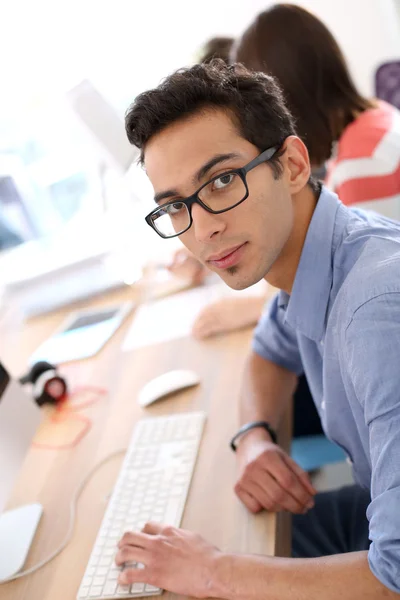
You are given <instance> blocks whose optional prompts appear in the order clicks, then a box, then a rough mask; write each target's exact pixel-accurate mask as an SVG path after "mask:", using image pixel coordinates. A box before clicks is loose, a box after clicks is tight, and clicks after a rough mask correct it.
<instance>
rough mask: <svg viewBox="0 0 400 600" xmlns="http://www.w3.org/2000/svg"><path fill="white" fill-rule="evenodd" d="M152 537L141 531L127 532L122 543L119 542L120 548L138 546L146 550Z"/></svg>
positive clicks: (121, 540)
mask: <svg viewBox="0 0 400 600" xmlns="http://www.w3.org/2000/svg"><path fill="white" fill-rule="evenodd" d="M150 538H151V536H150V535H149V534H148V533H142V532H139V531H127V532H125V533H124V535H123V536H122V538H121V539H120V541H119V542H118V544H117V546H118V548H122V546H127V545H129V546H137V547H138V548H146V547H147V545H148V542H149V539H150Z"/></svg>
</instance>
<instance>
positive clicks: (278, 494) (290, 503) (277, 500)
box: [257, 473, 304, 513]
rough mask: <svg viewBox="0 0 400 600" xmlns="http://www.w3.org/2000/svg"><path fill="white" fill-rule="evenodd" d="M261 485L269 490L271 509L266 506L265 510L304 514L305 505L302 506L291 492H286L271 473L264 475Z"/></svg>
mask: <svg viewBox="0 0 400 600" xmlns="http://www.w3.org/2000/svg"><path fill="white" fill-rule="evenodd" d="M259 485H260V486H261V485H262V487H263V488H264V490H268V497H269V501H270V506H271V507H270V508H269V507H268V506H265V504H264V506H265V508H268V509H269V510H271V511H275V512H277V511H279V510H287V511H289V512H291V513H302V512H303V511H304V504H301V503H300V502H299V501H298V500H297V499H296V498H295V497H294V496H292V494H291V493H290V492H288V491H287V490H284V489H283V488H282V487H281V486H280V485H279V483H278V482H277V481H276V479H274V478H273V477H272V476H271V475H270V474H269V473H264V474H263V477H262V479H261V478H260V481H259ZM257 498H258V496H257Z"/></svg>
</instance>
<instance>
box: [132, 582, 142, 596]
mask: <svg viewBox="0 0 400 600" xmlns="http://www.w3.org/2000/svg"><path fill="white" fill-rule="evenodd" d="M141 592H144V583H132V585H131V594H139V593H141Z"/></svg>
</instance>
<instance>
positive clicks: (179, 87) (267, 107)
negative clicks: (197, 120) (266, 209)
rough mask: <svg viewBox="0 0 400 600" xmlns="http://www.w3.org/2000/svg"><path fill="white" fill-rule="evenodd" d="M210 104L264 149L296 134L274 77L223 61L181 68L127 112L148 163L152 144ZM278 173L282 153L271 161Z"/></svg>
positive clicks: (129, 125) (132, 135)
mask: <svg viewBox="0 0 400 600" xmlns="http://www.w3.org/2000/svg"><path fill="white" fill-rule="evenodd" d="M210 108H215V109H220V108H222V109H226V110H227V111H229V112H230V113H231V115H232V118H233V121H234V123H235V125H236V127H237V129H238V131H239V133H240V135H241V136H243V138H245V139H246V140H248V141H249V142H251V143H252V144H254V146H256V147H257V148H258V149H259V150H260V152H261V151H263V150H265V149H266V148H269V147H271V146H275V145H281V144H282V142H283V141H284V139H285V138H286V137H287V136H289V135H293V134H295V133H296V130H295V127H294V123H293V119H292V116H291V114H290V113H289V111H288V109H287V108H286V106H285V103H284V100H283V96H282V92H281V90H280V88H279V86H278V84H277V83H276V81H275V79H273V77H270V76H268V75H265V74H263V73H251V72H250V71H248V70H247V69H246V68H245V67H243V66H242V65H238V64H236V65H231V66H228V65H226V64H225V63H224V62H223V61H222V60H221V59H215V60H213V61H212V62H211V63H209V64H198V65H194V66H192V67H190V68H185V69H179V70H178V71H176V72H175V73H173V74H172V75H170V76H169V77H167V78H166V79H165V80H164V81H163V82H162V83H161V84H160V85H159V86H158V87H157V88H155V89H153V90H150V91H147V92H144V93H143V94H140V95H139V96H138V97H137V98H136V100H135V101H134V102H133V104H132V105H131V106H130V108H129V109H128V111H127V113H126V118H125V127H126V133H127V135H128V139H129V141H130V142H131V144H134V145H135V146H137V147H138V148H139V149H140V151H141V155H140V161H141V162H142V163H143V159H144V150H145V147H146V144H147V142H148V141H149V140H150V138H152V137H153V136H154V135H156V134H157V133H159V132H160V131H162V130H163V129H165V128H166V127H168V125H171V124H172V123H174V122H176V121H178V120H181V119H184V118H186V117H190V116H191V115H193V114H195V113H198V112H199V111H202V110H207V109H210ZM271 166H272V167H273V169H274V171H276V173H277V175H278V174H279V171H280V163H279V153H277V155H275V156H274V159H272V160H271Z"/></svg>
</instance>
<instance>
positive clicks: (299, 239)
mask: <svg viewBox="0 0 400 600" xmlns="http://www.w3.org/2000/svg"><path fill="white" fill-rule="evenodd" d="M317 200H318V199H317V197H316V195H315V193H314V192H313V190H312V189H311V188H310V186H309V185H307V186H306V187H305V188H303V189H302V190H301V192H299V193H298V194H296V196H293V198H292V201H293V213H294V219H293V229H292V233H291V235H290V237H289V239H288V241H287V242H286V244H285V246H284V248H283V250H282V252H281V253H280V255H279V257H278V258H277V260H276V261H275V262H274V264H273V266H272V268H271V269H270V271H269V272H268V274H267V275H266V277H265V280H266V281H268V283H269V284H270V285H272V286H274V287H276V288H278V289H280V290H283V291H284V292H287V293H288V294H290V293H291V291H292V287H293V283H294V279H295V277H296V271H297V267H298V266H299V262H300V256H301V253H302V250H303V246H304V242H305V239H306V235H307V231H308V228H309V226H310V222H311V219H312V216H313V214H314V210H315V207H316V205H317Z"/></svg>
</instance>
